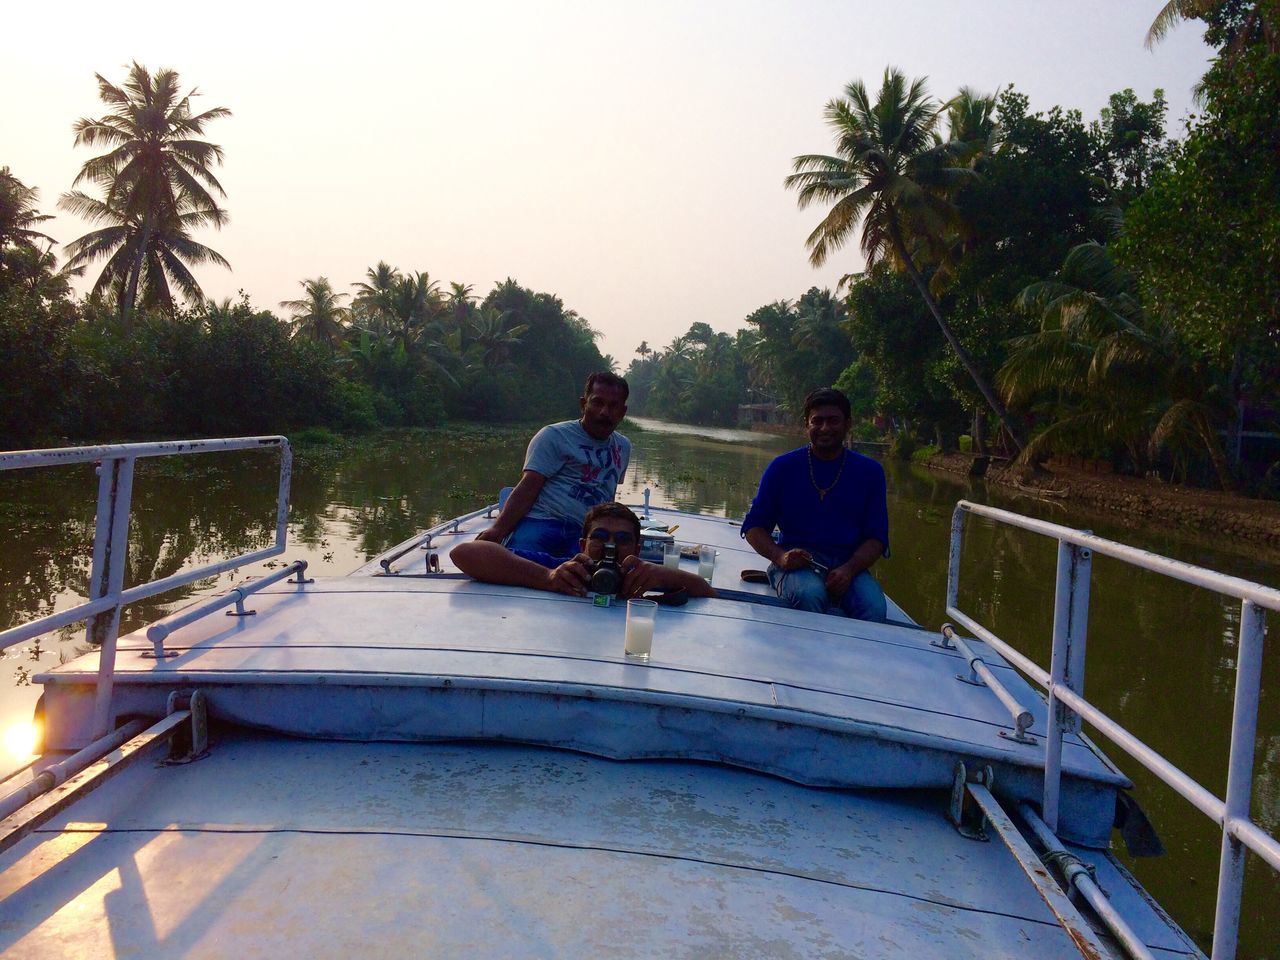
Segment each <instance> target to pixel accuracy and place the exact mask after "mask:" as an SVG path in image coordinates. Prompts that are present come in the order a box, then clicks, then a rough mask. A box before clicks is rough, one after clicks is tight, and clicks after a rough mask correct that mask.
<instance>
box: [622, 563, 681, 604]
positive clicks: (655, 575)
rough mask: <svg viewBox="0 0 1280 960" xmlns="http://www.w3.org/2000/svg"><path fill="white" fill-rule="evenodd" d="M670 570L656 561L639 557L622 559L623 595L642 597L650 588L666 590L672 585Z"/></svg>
mask: <svg viewBox="0 0 1280 960" xmlns="http://www.w3.org/2000/svg"><path fill="white" fill-rule="evenodd" d="M668 573H670V571H669V570H668V569H667V568H666V567H663V566H659V565H658V564H656V563H646V562H645V561H643V560H641V559H640V558H639V557H636V556H631V557H627V559H625V560H623V561H622V590H621V591H620V592H619V593H620V595H621V596H623V597H628V598H632V597H640V596H643V595H644V594H645V593H646V592H648V591H649V590H666V589H667V588H668V587H670V586H671V584H670V582H669V580H670V578H669V577H668V576H667V574H668Z"/></svg>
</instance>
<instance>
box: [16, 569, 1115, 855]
mask: <svg viewBox="0 0 1280 960" xmlns="http://www.w3.org/2000/svg"><path fill="white" fill-rule="evenodd" d="M248 606H250V607H251V608H254V609H256V610H257V613H256V615H254V616H251V617H243V618H236V617H227V616H224V615H223V614H222V612H221V611H219V612H216V613H214V614H212V615H210V616H207V617H205V618H203V619H202V620H198V621H196V622H195V623H193V624H191V625H189V626H187V627H184V628H182V629H181V630H178V631H177V632H175V633H174V634H172V635H171V636H170V637H169V639H168V641H167V643H166V646H167V647H168V648H169V649H171V650H175V651H177V655H176V656H174V657H171V658H166V659H164V660H161V661H157V660H156V659H154V658H153V657H151V656H149V655H148V654H149V652H150V651H151V644H150V643H149V642H148V641H147V639H146V637H145V635H144V634H143V633H142V632H138V633H134V634H130V635H127V636H124V637H121V639H120V649H119V651H118V653H117V657H116V664H115V702H116V704H117V712H118V714H119V715H122V716H124V715H130V714H139V715H146V716H155V717H159V716H163V714H164V712H165V704H166V699H167V696H168V693H169V692H170V691H171V690H174V689H188V688H192V687H200V688H202V689H203V690H204V691H205V692H206V694H207V695H208V697H209V702H210V711H211V715H212V716H213V717H214V718H216V719H219V720H225V721H231V722H235V723H239V724H243V725H247V726H253V727H258V728H262V729H268V730H274V731H277V732H282V733H288V734H293V735H300V736H310V737H329V738H336V739H350V740H419V739H421V740H439V739H452V738H460V739H495V740H520V741H524V742H530V743H538V744H544V745H548V746H556V747H566V748H572V749H579V750H584V751H587V752H590V753H595V754H598V755H602V756H609V757H619V758H635V757H664V758H678V759H706V760H715V761H721V762H729V763H735V764H738V765H741V766H746V767H751V768H753V769H758V770H763V771H766V772H770V773H775V774H778V775H780V776H785V777H788V778H790V779H793V780H796V781H798V782H801V783H808V784H814V785H821V786H878V787H890V786H892V787H908V786H917V787H920V786H923V787H944V786H946V785H947V784H949V783H950V779H951V776H952V771H953V767H954V765H955V762H956V760H957V759H965V760H967V761H969V762H970V763H971V764H973V763H992V764H995V765H996V766H997V767H999V768H1000V770H1001V773H1000V775H1001V777H1002V778H1003V779H1004V781H1005V782H1006V784H1007V785H1008V786H1009V788H1010V790H1012V791H1013V793H1014V794H1015V795H1017V796H1020V797H1025V798H1028V799H1030V798H1034V797H1035V796H1036V795H1037V794H1038V791H1039V789H1040V782H1039V781H1040V769H1041V766H1040V765H1041V756H1042V752H1043V750H1042V747H1041V745H1040V744H1039V743H1036V744H1022V743H1017V742H1014V741H1012V740H1009V739H1007V738H1006V737H1003V736H1001V735H1000V734H1001V731H1002V730H1006V731H1007V730H1008V729H1010V720H1009V714H1008V712H1007V710H1005V708H1004V707H1002V705H1001V704H1000V702H999V701H998V700H997V698H996V697H995V695H994V694H993V693H992V692H991V691H990V690H988V689H986V688H983V687H976V686H973V685H971V684H967V683H961V682H959V681H958V680H957V679H956V675H957V673H960V672H963V671H964V669H965V664H964V661H963V660H962V659H961V658H960V657H959V655H958V654H956V653H955V652H952V651H946V650H942V649H939V648H938V647H935V646H933V645H931V644H930V642H929V641H930V639H931V636H932V635H931V634H929V633H927V632H925V631H923V630H920V629H917V628H913V627H902V626H895V625H890V624H874V623H866V622H863V621H851V620H846V619H844V618H842V617H815V616H813V615H811V614H804V613H801V612H799V611H793V610H789V609H785V608H780V607H772V606H763V605H758V604H754V603H746V602H741V601H734V600H723V599H709V600H696V599H695V600H691V601H690V602H689V603H688V604H686V605H685V606H683V607H676V608H663V609H660V610H659V613H658V621H657V630H656V635H655V640H654V646H653V657H652V659H651V660H650V662H649V663H647V664H638V663H633V662H630V661H628V660H627V658H626V657H624V655H623V653H622V641H623V633H624V621H625V609H624V608H622V607H621V606H613V607H609V608H602V607H597V606H594V605H592V603H591V602H590V601H589V600H586V599H580V598H573V597H564V596H560V595H556V594H551V593H539V592H535V591H529V590H523V589H519V588H507V587H497V586H491V585H485V584H479V583H474V582H471V581H467V580H457V579H452V578H429V577H427V578H409V577H381V578H374V577H358V578H357V577H347V578H334V579H321V580H317V581H316V582H315V583H310V584H306V585H301V586H299V585H293V584H289V583H279V584H276V585H273V586H271V587H268V588H266V589H265V590H263V591H262V592H261V593H259V594H255V595H254V596H253V597H252V598H251V600H250V601H249V603H248ZM993 662H994V661H993ZM97 666H98V664H97V654H96V653H91V654H88V655H86V656H84V657H81V658H79V659H77V660H75V661H73V662H71V663H68V664H64V665H62V666H59V667H56V668H54V669H53V670H51V671H49V672H48V673H45V674H42V675H40V676H39V677H38V678H37V679H38V680H39V681H40V682H42V683H43V684H44V685H45V698H46V710H47V714H48V728H47V733H46V736H47V741H48V744H49V746H50V747H51V748H55V749H70V748H73V747H78V746H80V745H81V744H82V743H83V742H85V740H86V739H87V736H88V723H89V717H90V714H91V709H90V708H91V704H92V699H93V693H94V686H93V685H94V683H95V682H96V678H97ZM998 669H1000V670H1002V671H1003V674H1004V675H1006V679H1007V682H1008V684H1009V686H1010V688H1011V689H1012V690H1014V691H1015V692H1016V693H1017V695H1018V696H1019V697H1020V699H1021V700H1022V702H1023V703H1024V704H1025V705H1026V706H1027V707H1028V709H1030V710H1032V712H1033V713H1035V714H1036V717H1037V721H1036V722H1037V724H1038V727H1039V729H1041V730H1043V729H1044V722H1045V721H1044V709H1045V708H1044V704H1043V702H1042V701H1041V700H1040V698H1039V697H1038V696H1036V695H1035V694H1034V693H1033V692H1032V691H1031V690H1030V688H1029V687H1027V686H1026V684H1025V682H1023V681H1022V680H1021V679H1020V678H1018V677H1017V675H1016V674H1015V673H1014V671H1012V670H1011V669H1009V668H1007V667H1000V668H998ZM730 721H731V722H730ZM1033 729H1035V728H1033ZM1063 767H1064V771H1065V772H1066V774H1067V775H1068V778H1067V781H1066V788H1067V792H1066V795H1065V798H1066V804H1065V806H1064V831H1065V833H1066V834H1067V835H1068V836H1072V837H1073V838H1075V839H1079V840H1083V841H1086V842H1094V843H1105V842H1106V838H1107V836H1109V832H1110V827H1111V818H1112V814H1113V810H1112V807H1113V805H1114V798H1113V791H1114V789H1115V787H1116V786H1123V785H1125V784H1127V782H1128V781H1127V780H1126V779H1125V778H1124V777H1123V775H1121V774H1120V773H1119V772H1118V771H1117V770H1116V769H1115V768H1114V767H1112V766H1111V765H1110V764H1109V763H1108V762H1107V761H1106V760H1105V759H1103V758H1102V757H1101V756H1100V755H1098V754H1097V753H1096V752H1095V751H1094V750H1093V749H1091V747H1090V746H1089V745H1088V744H1086V743H1085V742H1083V741H1082V740H1080V738H1078V737H1074V736H1072V737H1069V738H1068V739H1067V741H1066V743H1065V746H1064V754H1063Z"/></svg>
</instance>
